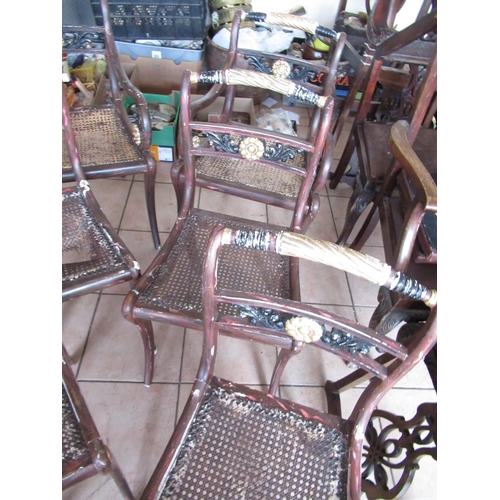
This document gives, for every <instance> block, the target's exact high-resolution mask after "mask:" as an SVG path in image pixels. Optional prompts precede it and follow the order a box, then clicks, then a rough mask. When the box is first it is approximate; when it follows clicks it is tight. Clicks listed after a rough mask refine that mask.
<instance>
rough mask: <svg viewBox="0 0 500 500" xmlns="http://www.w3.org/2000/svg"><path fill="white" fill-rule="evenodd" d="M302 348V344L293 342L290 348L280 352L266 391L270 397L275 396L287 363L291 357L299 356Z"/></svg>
mask: <svg viewBox="0 0 500 500" xmlns="http://www.w3.org/2000/svg"><path fill="white" fill-rule="evenodd" d="M303 347H304V343H303V342H296V341H295V340H294V341H293V343H292V347H291V348H290V349H284V348H283V349H281V350H280V352H279V354H278V360H277V361H276V364H275V365H274V371H273V375H272V377H271V383H270V384H269V390H268V393H269V394H271V395H272V396H275V395H276V391H277V390H278V386H279V384H280V381H281V375H283V371H284V370H285V367H286V365H287V363H288V361H290V358H291V357H292V356H295V355H296V354H299V353H300V352H301V351H302V349H303Z"/></svg>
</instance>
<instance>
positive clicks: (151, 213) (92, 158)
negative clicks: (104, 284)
mask: <svg viewBox="0 0 500 500" xmlns="http://www.w3.org/2000/svg"><path fill="white" fill-rule="evenodd" d="M66 3H67V2H66ZM100 6H101V10H102V18H103V24H104V25H103V26H87V25H85V26H82V25H78V26H73V25H71V26H63V27H62V40H63V47H62V51H63V55H64V57H66V58H68V57H71V56H74V57H72V58H71V61H72V62H71V65H70V68H69V69H70V70H72V69H78V68H79V67H82V64H83V63H84V61H85V60H86V59H87V58H98V59H99V58H100V60H101V61H102V62H104V63H105V73H104V74H103V75H102V76H101V81H100V87H101V89H102V90H98V92H96V96H97V95H99V96H100V99H99V100H97V101H94V102H93V103H92V104H91V105H85V106H79V107H77V108H74V109H73V108H72V109H71V110H70V113H71V120H72V124H73V125H72V126H73V131H74V134H75V138H76V144H77V146H78V150H79V153H80V161H81V165H82V169H83V171H84V172H85V175H86V177H87V179H102V178H109V177H114V176H125V175H133V174H144V189H145V197H146V207H147V212H148V217H149V223H150V227H151V233H152V236H153V243H154V246H155V248H159V247H160V237H159V233H158V222H157V217H156V204H155V180H156V167H157V165H156V160H155V158H154V156H153V154H152V153H151V151H150V147H151V136H152V130H151V121H150V115H149V111H148V106H147V102H146V100H145V98H144V96H143V94H142V93H141V92H140V91H139V90H138V89H137V87H135V86H134V85H133V84H132V83H131V81H130V79H129V78H128V76H127V75H126V73H125V71H124V69H123V67H122V65H121V63H120V59H119V55H118V51H117V48H116V44H115V41H114V37H113V31H112V26H111V21H110V14H109V5H108V0H101V1H100ZM76 83H78V82H76ZM127 100H128V103H127ZM126 103H127V108H128V107H129V106H131V105H135V109H136V110H137V114H138V117H139V119H138V120H137V123H136V124H134V125H133V124H132V123H131V121H130V120H129V117H128V114H127V109H126V106H125V104H126ZM62 180H63V182H71V181H74V180H75V176H74V172H73V168H72V166H71V162H70V157H69V153H68V151H67V149H66V145H65V141H64V138H63V142H62Z"/></svg>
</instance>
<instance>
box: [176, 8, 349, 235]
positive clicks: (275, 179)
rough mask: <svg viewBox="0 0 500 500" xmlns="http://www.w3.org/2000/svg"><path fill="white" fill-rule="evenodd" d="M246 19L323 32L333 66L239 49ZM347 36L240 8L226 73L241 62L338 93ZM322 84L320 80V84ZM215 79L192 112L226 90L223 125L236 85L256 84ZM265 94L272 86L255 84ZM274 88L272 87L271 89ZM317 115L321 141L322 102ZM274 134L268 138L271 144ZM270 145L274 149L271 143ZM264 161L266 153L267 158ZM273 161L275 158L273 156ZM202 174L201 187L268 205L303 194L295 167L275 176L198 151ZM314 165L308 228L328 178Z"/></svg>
mask: <svg viewBox="0 0 500 500" xmlns="http://www.w3.org/2000/svg"><path fill="white" fill-rule="evenodd" d="M243 20H252V21H261V22H264V23H266V24H270V25H277V26H291V27H296V28H301V29H303V30H304V31H305V32H307V33H312V34H315V33H317V34H318V35H324V36H325V37H327V38H326V40H328V42H329V43H330V51H329V55H328V61H327V63H328V64H325V65H318V64H315V63H313V62H312V61H305V60H303V59H300V58H298V57H294V56H288V55H285V54H275V53H270V52H261V51H255V50H248V49H242V48H238V37H239V28H240V25H241V23H242V21H243ZM344 42H345V35H344V34H342V35H339V36H337V33H335V32H333V31H332V30H329V29H327V28H324V27H322V26H319V25H318V23H317V22H314V21H311V20H308V19H302V18H301V17H299V16H294V15H286V14H264V13H255V12H251V13H246V12H244V11H242V10H238V11H237V12H236V14H235V16H234V19H233V22H232V28H231V44H230V48H229V51H228V55H227V59H226V61H225V63H224V66H223V68H222V71H226V70H238V69H240V68H241V67H242V66H246V67H247V68H250V69H251V70H252V71H255V72H257V73H262V75H263V76H267V75H274V76H277V77H280V78H283V79H285V81H286V82H288V83H289V84H290V85H293V84H294V83H295V84H298V85H300V86H301V87H303V88H304V89H307V90H309V91H313V92H315V93H317V94H318V95H320V96H330V95H331V96H333V97H335V80H336V76H337V68H338V65H339V62H340V60H341V57H342V53H343V50H344ZM318 82H321V83H318ZM206 83H213V85H212V87H211V88H210V90H209V91H208V92H207V94H206V95H205V96H203V97H202V98H201V99H197V100H194V101H193V102H192V106H191V116H192V117H193V119H196V117H197V115H198V114H200V113H201V112H202V111H203V110H204V109H206V108H207V107H208V106H210V105H211V104H212V103H213V102H214V101H215V99H216V98H217V97H218V96H219V95H221V94H225V98H224V103H223V108H222V112H221V114H220V118H219V123H226V124H230V123H232V122H233V120H234V117H233V107H234V99H235V96H236V93H237V89H238V88H240V87H244V88H253V87H249V86H247V85H226V84H224V83H222V82H218V81H214V82H211V81H209V82H206ZM255 88H257V89H258V90H261V91H263V92H265V91H266V90H267V89H263V88H262V87H255ZM268 92H271V91H268ZM312 110H313V117H312V119H311V126H310V129H309V133H308V137H307V141H308V142H309V143H316V141H317V135H318V130H319V128H320V126H321V123H320V119H321V117H322V113H323V112H322V110H321V108H319V107H317V106H314V105H313V106H312ZM270 140H271V138H269V139H268V142H269V141H270ZM181 141H182V135H180V137H179V138H178V143H179V146H180V147H179V151H180V152H181V153H180V155H179V159H178V160H177V161H176V162H174V164H173V166H172V169H171V178H172V183H173V185H174V188H175V191H176V194H177V200H178V206H179V208H180V203H181V200H182V190H183V184H184V177H185V170H186V166H185V163H186V161H187V159H186V158H184V157H183V155H182V151H183V148H182V144H180V142H181ZM269 147H270V148H271V147H273V146H272V144H271V142H269ZM266 154H267V153H266ZM278 155H281V156H280V159H279V161H281V162H283V163H284V162H287V163H288V164H290V165H291V164H292V158H286V155H287V153H286V151H284V152H283V153H281V152H280V151H279V149H277V148H276V152H275V155H274V157H275V158H276V159H278ZM263 159H265V157H264V158H263ZM272 161H274V159H272ZM293 163H294V165H295V166H296V168H297V171H300V170H310V169H311V165H310V162H309V159H308V158H306V157H305V156H304V155H303V154H301V153H299V154H297V155H296V156H295V158H294V159H293ZM196 164H197V173H196V179H195V180H196V185H197V186H201V187H203V188H208V189H213V190H217V191H220V192H224V193H227V194H234V195H236V196H241V197H246V198H249V199H254V200H258V201H261V202H263V203H267V204H271V205H274V206H278V207H282V208H286V209H289V210H293V208H294V207H295V204H296V201H297V199H298V197H299V193H300V179H299V178H298V177H297V176H296V175H294V174H291V173H290V171H289V170H288V169H287V170H288V171H283V172H279V171H278V170H275V171H274V173H273V175H271V176H270V175H268V172H267V171H268V169H266V168H262V167H260V166H259V165H258V164H257V163H256V162H248V161H241V160H240V161H234V160H231V159H229V158H228V157H227V156H226V157H224V156H222V155H213V154H207V155H198V157H197V158H196ZM313 168H314V169H315V176H314V179H313V180H314V183H313V185H312V187H311V189H310V199H309V200H308V202H307V203H308V209H307V210H308V212H309V213H308V216H307V218H306V220H305V221H304V222H305V225H304V226H303V227H304V230H305V229H306V227H307V225H309V223H310V222H311V221H312V220H313V218H314V217H315V215H316V213H317V211H318V209H319V201H320V197H319V193H320V192H321V190H322V189H323V188H324V186H325V184H326V181H327V179H328V171H327V170H326V169H327V168H328V166H327V165H326V164H323V163H320V164H319V168H318V167H317V166H314V167H313Z"/></svg>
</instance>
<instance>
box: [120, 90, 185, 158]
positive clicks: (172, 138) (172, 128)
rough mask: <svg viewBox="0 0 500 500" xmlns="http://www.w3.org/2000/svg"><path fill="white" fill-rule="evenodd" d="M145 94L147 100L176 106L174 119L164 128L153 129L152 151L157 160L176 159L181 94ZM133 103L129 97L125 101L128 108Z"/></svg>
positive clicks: (175, 92)
mask: <svg viewBox="0 0 500 500" xmlns="http://www.w3.org/2000/svg"><path fill="white" fill-rule="evenodd" d="M143 95H144V98H145V99H146V101H147V102H158V103H166V104H172V105H173V106H175V109H176V114H175V119H174V121H173V122H172V123H170V124H168V125H165V126H164V127H163V129H162V130H153V132H152V138H151V152H152V153H153V156H154V157H155V158H156V161H174V160H175V158H176V148H175V143H176V138H177V124H178V121H179V108H180V94H179V92H177V91H174V92H172V93H171V95H162V94H147V93H144V94H143ZM131 104H132V99H127V100H126V101H125V107H126V108H127V107H128V106H129V105H131Z"/></svg>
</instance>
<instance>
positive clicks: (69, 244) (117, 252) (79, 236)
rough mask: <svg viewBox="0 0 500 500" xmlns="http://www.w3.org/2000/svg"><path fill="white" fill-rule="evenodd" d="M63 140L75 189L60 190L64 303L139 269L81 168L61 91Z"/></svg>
mask: <svg viewBox="0 0 500 500" xmlns="http://www.w3.org/2000/svg"><path fill="white" fill-rule="evenodd" d="M62 104H63V137H64V138H65V145H66V147H67V150H68V151H69V156H70V159H71V164H72V167H73V170H74V177H75V180H76V184H77V185H76V186H74V187H68V188H64V189H63V190H62V299H63V301H66V300H69V299H71V298H75V297H79V296H81V295H84V294H87V293H91V292H94V291H97V290H102V289H103V288H107V287H109V286H112V285H116V284H118V283H122V282H125V281H132V280H135V279H136V278H137V277H138V276H139V274H140V268H139V265H138V263H137V261H136V260H135V258H134V256H133V255H132V253H131V252H130V250H129V249H128V248H127V246H126V245H125V243H124V242H123V241H122V240H121V238H120V237H119V236H118V234H117V233H116V231H115V230H114V228H113V227H112V226H111V224H110V222H109V221H108V219H107V218H106V216H105V214H104V213H103V212H102V210H101V208H100V206H99V204H98V202H97V200H96V199H95V197H94V195H93V193H92V190H91V189H90V185H89V183H88V181H87V180H86V178H85V174H84V172H83V169H82V168H81V165H80V160H79V155H78V153H79V151H78V150H77V148H76V146H75V134H74V133H73V129H72V123H71V118H70V112H69V107H68V104H67V101H66V95H65V91H64V88H63V96H62Z"/></svg>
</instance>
